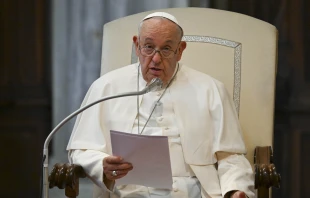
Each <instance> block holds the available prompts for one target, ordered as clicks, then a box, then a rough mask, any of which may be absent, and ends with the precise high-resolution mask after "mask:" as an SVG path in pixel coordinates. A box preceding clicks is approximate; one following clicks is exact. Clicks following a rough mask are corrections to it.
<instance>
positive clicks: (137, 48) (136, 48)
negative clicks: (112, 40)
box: [132, 35, 139, 56]
mask: <svg viewBox="0 0 310 198" xmlns="http://www.w3.org/2000/svg"><path fill="white" fill-rule="evenodd" d="M132 41H133V43H134V44H135V50H136V55H137V56H138V55H139V37H138V36H136V35H135V36H133V37H132Z"/></svg>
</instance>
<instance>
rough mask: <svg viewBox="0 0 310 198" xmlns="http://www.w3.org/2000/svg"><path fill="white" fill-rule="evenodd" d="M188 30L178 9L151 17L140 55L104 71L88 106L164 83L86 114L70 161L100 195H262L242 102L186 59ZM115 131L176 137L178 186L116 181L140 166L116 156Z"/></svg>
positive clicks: (144, 24) (142, 32) (173, 154)
mask: <svg viewBox="0 0 310 198" xmlns="http://www.w3.org/2000/svg"><path fill="white" fill-rule="evenodd" d="M182 36H183V29H182V27H181V26H180V24H179V23H178V21H177V19H176V18H175V17H174V16H172V15H170V14H168V13H164V12H156V13H153V14H150V15H148V16H146V17H145V18H144V19H143V20H142V21H141V22H140V24H139V26H138V35H137V36H133V42H134V44H135V52H136V55H137V56H138V57H139V62H138V63H136V64H132V65H128V66H125V67H122V68H120V69H117V70H114V71H111V72H109V73H107V74H105V75H103V76H102V77H100V78H99V79H97V80H96V81H95V82H94V83H93V84H92V85H91V87H90V89H89V90H88V92H87V94H86V97H85V99H84V101H83V104H82V105H83V106H84V105H86V104H88V103H91V102H93V101H95V100H98V99H99V98H102V97H105V96H111V95H116V94H119V93H124V92H129V91H135V90H142V89H143V88H145V86H147V85H148V83H150V81H151V80H152V79H153V78H156V77H158V78H160V79H161V80H162V81H163V83H164V86H163V87H162V89H161V90H159V91H156V92H149V93H147V94H145V95H143V96H140V97H139V98H137V97H138V96H137V97H123V98H118V99H114V100H109V101H105V102H102V103H99V104H97V105H95V106H93V107H91V108H89V109H88V110H86V111H84V112H83V113H82V114H80V115H79V116H78V118H77V121H76V123H75V126H74V129H73V132H72V135H71V138H70V141H69V144H68V147H67V149H68V151H69V161H70V162H71V163H74V164H79V165H81V166H82V167H83V168H84V170H85V172H86V173H87V175H88V177H89V178H90V179H91V180H92V181H93V182H94V183H95V184H96V185H95V189H94V197H96V198H99V197H111V198H117V197H141V198H155V197H156V198H157V197H158V198H168V197H169V198H182V197H184V198H200V197H203V198H208V197H212V198H213V197H225V198H226V197H228V198H245V197H254V196H255V194H254V176H253V171H252V168H251V165H250V163H249V162H248V160H247V159H246V158H245V156H244V154H245V153H246V148H245V144H244V141H243V137H242V133H241V130H240V125H239V122H238V116H237V114H236V111H235V107H234V104H233V102H232V100H231V99H230V96H229V95H228V92H227V90H226V89H225V87H224V85H223V83H221V82H219V81H218V80H216V79H214V78H212V77H210V76H208V75H207V74H204V73H201V72H199V71H196V70H193V69H191V68H190V65H189V67H188V66H185V65H182V64H181V63H180V62H179V61H180V60H181V57H182V53H183V52H184V50H185V48H186V42H184V41H182V40H181V39H182ZM119 47H122V46H119ZM115 58H121V57H115ZM214 67H216V65H215V66H214ZM137 101H138V102H137ZM138 104H139V105H138ZM144 126H145V128H144ZM142 129H143V130H142ZM110 130H116V131H122V132H125V133H133V134H143V135H163V136H168V142H169V149H170V160H171V169H172V176H173V188H172V190H169V189H154V188H150V187H146V186H139V185H123V186H115V185H114V184H115V180H117V179H120V178H122V177H126V174H128V172H130V171H131V170H132V169H133V168H134V166H133V165H132V164H131V163H130V162H126V161H124V160H123V158H122V156H113V155H112V151H111V142H110ZM150 155H151V153H150ZM150 171H152V170H150ZM150 179H152V178H150Z"/></svg>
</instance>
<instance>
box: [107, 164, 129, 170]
mask: <svg viewBox="0 0 310 198" xmlns="http://www.w3.org/2000/svg"><path fill="white" fill-rule="evenodd" d="M132 167H133V166H132V164H130V163H120V164H104V165H103V169H104V170H105V171H113V170H125V169H130V168H132Z"/></svg>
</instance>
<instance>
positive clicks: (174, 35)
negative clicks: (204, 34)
mask: <svg viewBox="0 0 310 198" xmlns="http://www.w3.org/2000/svg"><path fill="white" fill-rule="evenodd" d="M133 41H134V43H135V47H136V54H137V56H138V57H139V61H140V64H141V70H142V75H143V78H144V80H145V81H146V82H148V83H149V82H150V81H151V80H152V79H153V78H155V77H159V78H160V79H161V80H162V81H163V82H164V83H165V84H166V83H167V82H168V81H169V80H170V79H171V78H172V76H173V73H174V70H175V67H176V63H177V62H178V61H179V60H180V59H181V57H182V52H183V50H184V49H185V48H186V43H185V42H181V35H180V30H179V29H178V26H177V25H176V24H174V23H173V22H171V21H169V20H167V19H162V18H151V19H148V20H146V21H144V22H143V25H142V27H141V29H140V35H139V37H138V36H134V37H133ZM142 48H148V49H149V48H150V49H156V50H164V51H166V52H167V51H169V50H170V51H171V53H172V55H171V57H169V58H164V57H163V56H162V55H161V54H160V53H159V52H156V53H155V54H154V55H153V56H145V55H142V54H141V50H142Z"/></svg>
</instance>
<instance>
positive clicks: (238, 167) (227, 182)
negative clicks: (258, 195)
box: [217, 153, 255, 198]
mask: <svg viewBox="0 0 310 198" xmlns="http://www.w3.org/2000/svg"><path fill="white" fill-rule="evenodd" d="M217 155H219V154H217ZM221 155H225V157H223V158H222V159H221V160H219V161H218V175H219V179H220V183H221V189H222V194H223V195H225V194H226V193H227V192H229V191H233V190H239V191H243V192H245V194H246V195H247V196H248V197H249V198H254V197H255V190H254V174H253V170H252V167H251V165H250V163H249V161H248V160H247V159H246V158H245V157H244V155H240V154H229V153H222V154H221Z"/></svg>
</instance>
